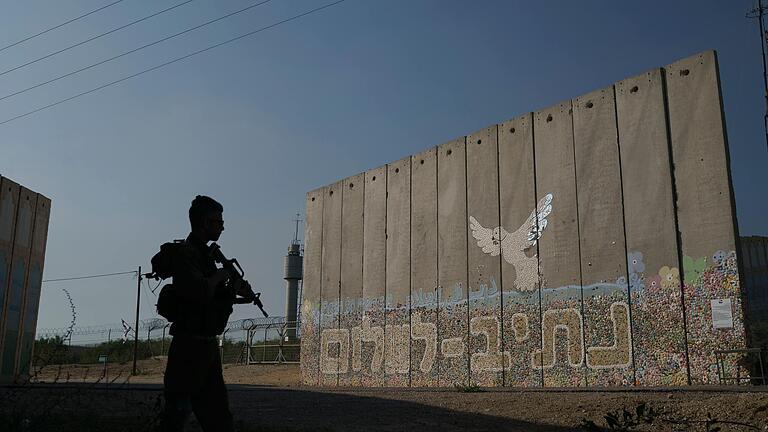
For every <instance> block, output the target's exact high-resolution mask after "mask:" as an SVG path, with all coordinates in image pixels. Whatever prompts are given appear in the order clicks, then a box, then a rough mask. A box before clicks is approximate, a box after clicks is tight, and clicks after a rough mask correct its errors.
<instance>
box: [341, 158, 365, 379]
mask: <svg viewBox="0 0 768 432" xmlns="http://www.w3.org/2000/svg"><path fill="white" fill-rule="evenodd" d="M364 197H365V174H363V173H361V174H357V175H354V176H352V177H348V178H346V179H344V185H343V187H342V201H343V205H342V217H341V238H342V239H343V245H342V248H341V275H340V276H341V304H340V307H341V310H340V318H339V328H340V329H346V330H348V331H349V330H351V329H353V328H360V326H361V324H362V318H363V302H362V299H363V215H364V213H363V210H364V202H363V200H364ZM348 334H349V346H350V355H349V362H350V364H349V365H348V368H347V370H348V372H347V373H344V374H342V373H340V374H339V385H340V386H360V385H361V369H362V368H361V367H358V366H359V365H361V362H362V351H361V343H362V341H361V338H360V337H359V336H360V335H359V332H356V334H355V337H353V335H352V332H349V333H348Z"/></svg>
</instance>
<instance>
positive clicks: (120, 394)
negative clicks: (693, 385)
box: [0, 383, 574, 432]
mask: <svg viewBox="0 0 768 432" xmlns="http://www.w3.org/2000/svg"><path fill="white" fill-rule="evenodd" d="M229 388H230V392H229V397H230V404H231V407H232V412H233V414H234V417H235V421H236V423H237V424H238V425H240V427H241V430H242V431H244V432H250V431H254V432H255V431H268V432H272V431H283V432H299V431H339V432H341V431H412V430H418V431H566V430H574V429H573V428H566V427H560V426H553V425H543V424H536V423H532V422H529V421H523V420H516V419H514V418H509V417H502V416H494V415H489V414H484V413H478V412H468V411H463V410H461V409H452V408H447V407H440V406H435V405H434V403H432V404H423V403H420V402H418V400H403V395H405V396H406V399H408V398H415V399H418V398H420V397H423V395H424V394H423V393H421V396H420V393H419V392H408V391H407V390H402V391H400V392H402V393H398V391H397V390H395V391H392V392H386V393H382V394H381V395H360V394H352V393H339V392H330V391H324V390H314V389H306V388H301V389H286V388H275V387H260V386H245V385H234V386H229ZM161 390H162V388H161V386H159V385H146V384H145V385H141V384H138V385H137V384H123V385H114V386H110V387H106V386H105V385H104V384H103V383H101V384H47V385H27V386H16V387H3V388H0V430H2V431H8V432H15V431H24V432H34V431H46V432H47V431H56V432H68V431H105V430H109V431H150V430H154V429H155V427H156V424H157V423H156V420H157V413H158V412H159V409H160V408H159V407H160V405H159V396H160V395H161V393H162V391H161ZM445 395H447V396H448V399H449V400H450V401H453V403H455V402H456V401H458V402H459V403H460V402H461V401H462V400H466V401H467V404H468V405H469V406H475V405H476V401H474V400H473V399H477V398H478V397H482V395H491V393H457V392H451V391H446V392H445ZM433 402H434V401H433ZM481 406H482V404H481ZM188 430H190V431H197V430H199V428H198V427H197V425H196V424H195V422H190V425H189V427H188Z"/></svg>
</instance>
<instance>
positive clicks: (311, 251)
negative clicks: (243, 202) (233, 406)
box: [301, 188, 324, 385]
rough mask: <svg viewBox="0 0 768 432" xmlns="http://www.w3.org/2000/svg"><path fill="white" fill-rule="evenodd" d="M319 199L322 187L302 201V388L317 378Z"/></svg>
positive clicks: (320, 230)
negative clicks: (303, 213) (303, 211)
mask: <svg viewBox="0 0 768 432" xmlns="http://www.w3.org/2000/svg"><path fill="white" fill-rule="evenodd" d="M323 198H324V195H323V188H320V189H316V190H314V191H312V192H309V193H307V199H306V214H305V219H306V222H305V225H304V279H303V280H302V301H301V375H302V382H303V383H304V384H306V385H317V384H318V383H319V379H320V378H319V377H320V375H319V373H320V283H321V276H322V275H321V273H322V242H323Z"/></svg>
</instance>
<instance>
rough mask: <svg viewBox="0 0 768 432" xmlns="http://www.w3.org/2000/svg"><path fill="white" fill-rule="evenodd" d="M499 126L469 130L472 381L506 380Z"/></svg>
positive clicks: (492, 383)
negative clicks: (503, 336)
mask: <svg viewBox="0 0 768 432" xmlns="http://www.w3.org/2000/svg"><path fill="white" fill-rule="evenodd" d="M497 132H498V131H497V126H496V125H493V126H491V127H488V128H485V129H482V130H480V131H477V132H475V133H472V134H470V135H468V136H467V138H466V140H467V144H466V148H467V216H468V221H467V222H468V226H467V238H468V241H469V245H468V247H467V265H468V266H467V268H468V275H469V279H468V288H469V362H470V363H469V364H470V382H471V383H472V384H473V385H480V386H487V387H491V386H494V387H495V386H501V385H503V383H504V365H505V364H508V363H509V362H510V355H509V353H505V352H503V351H502V346H501V328H502V324H501V320H502V317H501V295H500V294H501V289H502V286H501V258H502V257H501V252H502V250H501V247H502V244H501V242H502V241H503V239H504V237H505V236H504V235H503V234H502V231H501V228H500V227H499V225H500V223H499V161H498V155H499V148H498V137H497Z"/></svg>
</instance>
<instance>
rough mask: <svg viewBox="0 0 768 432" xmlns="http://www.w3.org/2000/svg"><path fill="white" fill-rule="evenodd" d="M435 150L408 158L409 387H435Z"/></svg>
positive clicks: (436, 316)
mask: <svg viewBox="0 0 768 432" xmlns="http://www.w3.org/2000/svg"><path fill="white" fill-rule="evenodd" d="M436 152H437V150H436V149H435V148H431V149H429V150H426V151H423V152H421V153H418V154H416V155H414V156H413V157H412V158H411V301H410V305H411V386H413V387H433V386H437V385H438V374H439V367H438V364H437V353H438V349H439V346H438V341H439V340H441V339H440V335H439V334H438V302H437V285H438V284H437V153H436Z"/></svg>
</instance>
